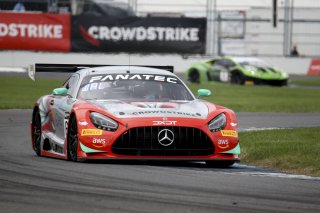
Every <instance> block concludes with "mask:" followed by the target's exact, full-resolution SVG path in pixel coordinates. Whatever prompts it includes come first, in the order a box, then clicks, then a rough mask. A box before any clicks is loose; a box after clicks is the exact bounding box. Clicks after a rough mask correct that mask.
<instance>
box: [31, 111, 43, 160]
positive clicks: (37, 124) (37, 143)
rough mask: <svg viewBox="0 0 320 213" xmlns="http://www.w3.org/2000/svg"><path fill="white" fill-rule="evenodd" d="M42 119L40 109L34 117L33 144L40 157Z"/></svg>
mask: <svg viewBox="0 0 320 213" xmlns="http://www.w3.org/2000/svg"><path fill="white" fill-rule="evenodd" d="M41 132H42V131H41V117H40V112H39V109H36V110H35V111H34V113H33V117H32V143H33V149H34V151H35V152H36V154H37V155H38V156H41Z"/></svg>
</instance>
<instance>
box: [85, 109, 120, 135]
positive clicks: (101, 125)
mask: <svg viewBox="0 0 320 213" xmlns="http://www.w3.org/2000/svg"><path fill="white" fill-rule="evenodd" d="M90 119H91V122H92V123H93V124H94V125H95V127H97V128H98V129H103V130H108V131H115V130H116V129H117V128H118V123H117V122H116V121H114V120H112V119H111V118H108V117H107V116H105V115H102V114H100V113H97V112H91V113H90Z"/></svg>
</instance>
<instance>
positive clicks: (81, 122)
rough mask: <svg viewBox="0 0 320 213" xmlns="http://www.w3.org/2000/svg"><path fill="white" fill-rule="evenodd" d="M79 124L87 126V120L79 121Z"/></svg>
mask: <svg viewBox="0 0 320 213" xmlns="http://www.w3.org/2000/svg"><path fill="white" fill-rule="evenodd" d="M79 125H81V126H87V125H88V122H87V121H79Z"/></svg>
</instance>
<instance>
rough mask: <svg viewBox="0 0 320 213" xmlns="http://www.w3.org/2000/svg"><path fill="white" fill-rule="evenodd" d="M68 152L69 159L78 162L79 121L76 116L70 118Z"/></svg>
mask: <svg viewBox="0 0 320 213" xmlns="http://www.w3.org/2000/svg"><path fill="white" fill-rule="evenodd" d="M67 143H68V144H67V145H68V146H67V152H68V159H69V160H72V161H75V162H76V161H78V143H79V140H78V126H77V119H76V117H75V116H72V117H71V118H70V122H69V127H68V138H67Z"/></svg>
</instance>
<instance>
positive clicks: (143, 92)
mask: <svg viewBox="0 0 320 213" xmlns="http://www.w3.org/2000/svg"><path fill="white" fill-rule="evenodd" d="M78 98H79V99H85V100H91V99H99V100H101V99H102V100H108V99H110V100H139V101H141V100H147V101H150V100H151V101H152V100H155V101H159V100H161V101H166V100H167V101H169V100H183V101H190V100H193V96H192V95H191V94H190V92H189V91H188V90H187V89H186V87H185V86H184V84H182V83H181V81H180V80H179V79H178V78H176V77H174V76H166V75H145V74H105V75H90V76H86V77H85V78H84V79H83V81H82V83H81V86H80V89H79V92H78Z"/></svg>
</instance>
